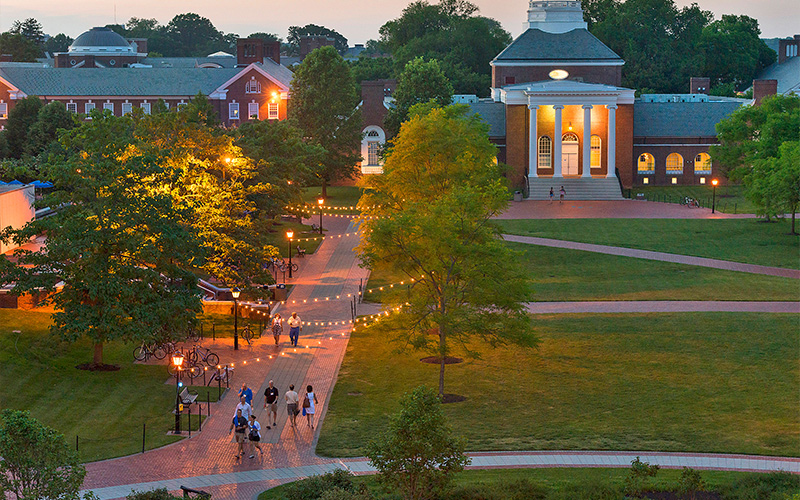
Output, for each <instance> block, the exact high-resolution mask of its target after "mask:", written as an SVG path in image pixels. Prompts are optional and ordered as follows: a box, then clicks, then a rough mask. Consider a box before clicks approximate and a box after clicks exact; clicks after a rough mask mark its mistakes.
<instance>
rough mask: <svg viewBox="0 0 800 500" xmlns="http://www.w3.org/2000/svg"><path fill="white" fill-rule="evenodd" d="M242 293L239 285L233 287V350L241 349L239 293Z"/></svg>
mask: <svg viewBox="0 0 800 500" xmlns="http://www.w3.org/2000/svg"><path fill="white" fill-rule="evenodd" d="M240 293H242V291H241V290H239V287H237V286H235V287H233V290H231V296H233V350H234V351H238V350H239V302H238V300H237V299H238V298H239V294H240Z"/></svg>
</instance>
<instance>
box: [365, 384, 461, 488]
mask: <svg viewBox="0 0 800 500" xmlns="http://www.w3.org/2000/svg"><path fill="white" fill-rule="evenodd" d="M400 404H401V410H400V412H399V413H397V414H396V415H393V416H392V417H391V420H390V421H389V430H388V431H387V432H386V433H385V434H384V435H383V436H381V437H379V438H378V439H376V440H373V441H372V442H371V443H370V444H369V445H368V447H367V453H366V454H367V457H368V458H369V461H370V464H371V465H372V466H373V467H375V468H376V469H378V478H379V480H380V481H381V482H382V483H384V484H386V485H387V486H389V487H391V488H392V489H393V490H396V491H399V492H400V493H401V495H402V496H403V498H406V499H408V500H427V499H432V498H438V495H439V494H441V493H442V492H443V491H444V490H445V488H446V487H447V485H448V484H449V482H450V480H451V479H452V477H453V474H455V473H457V472H461V471H462V470H464V467H465V466H467V465H469V463H470V459H469V458H468V457H467V456H466V455H464V440H463V439H461V438H458V437H455V436H454V435H453V431H452V429H451V428H450V426H449V425H448V424H447V420H446V419H445V416H444V413H443V412H442V407H441V406H442V404H441V400H440V399H439V397H438V396H437V395H436V392H435V391H434V390H432V389H429V388H427V387H425V386H420V387H417V388H416V389H414V390H413V391H412V392H410V393H407V394H405V395H404V396H403V399H402V400H401V402H400Z"/></svg>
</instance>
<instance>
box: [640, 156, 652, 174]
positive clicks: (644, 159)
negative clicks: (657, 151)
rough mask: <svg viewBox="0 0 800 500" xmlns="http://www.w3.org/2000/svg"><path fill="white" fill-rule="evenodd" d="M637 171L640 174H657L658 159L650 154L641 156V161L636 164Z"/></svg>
mask: <svg viewBox="0 0 800 500" xmlns="http://www.w3.org/2000/svg"><path fill="white" fill-rule="evenodd" d="M636 170H637V171H638V172H639V173H640V174H654V173H656V159H655V158H653V155H651V154H650V153H642V154H640V155H639V160H638V161H637V162H636Z"/></svg>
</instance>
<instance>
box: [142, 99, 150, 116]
mask: <svg viewBox="0 0 800 500" xmlns="http://www.w3.org/2000/svg"><path fill="white" fill-rule="evenodd" d="M142 111H144V114H146V115H149V114H150V103H149V102H143V103H142Z"/></svg>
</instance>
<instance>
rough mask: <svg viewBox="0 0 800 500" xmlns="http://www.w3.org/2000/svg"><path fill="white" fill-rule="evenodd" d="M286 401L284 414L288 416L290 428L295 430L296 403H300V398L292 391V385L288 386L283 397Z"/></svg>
mask: <svg viewBox="0 0 800 500" xmlns="http://www.w3.org/2000/svg"><path fill="white" fill-rule="evenodd" d="M283 397H284V399H285V400H286V412H287V413H288V414H289V423H290V424H292V427H294V428H297V414H298V413H299V412H298V410H297V403H299V402H300V397H299V396H298V395H297V393H296V392H295V390H294V384H290V385H289V390H288V391H286V394H285V395H284V396H283Z"/></svg>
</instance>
